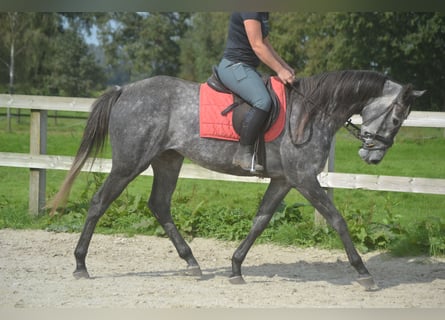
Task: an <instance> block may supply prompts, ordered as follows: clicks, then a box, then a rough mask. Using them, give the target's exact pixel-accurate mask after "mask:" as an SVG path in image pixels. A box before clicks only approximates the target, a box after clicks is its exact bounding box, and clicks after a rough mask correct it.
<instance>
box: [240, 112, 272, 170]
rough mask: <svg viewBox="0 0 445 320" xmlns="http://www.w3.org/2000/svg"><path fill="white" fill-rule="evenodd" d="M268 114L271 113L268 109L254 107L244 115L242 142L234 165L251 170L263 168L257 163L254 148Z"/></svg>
mask: <svg viewBox="0 0 445 320" xmlns="http://www.w3.org/2000/svg"><path fill="white" fill-rule="evenodd" d="M268 115H269V113H268V112H266V111H263V110H261V109H258V108H252V109H250V110H249V111H248V112H247V114H246V115H245V116H244V119H243V124H242V127H241V133H240V143H239V146H238V150H237V151H236V153H235V155H234V157H233V161H232V163H233V164H234V165H237V166H240V167H241V168H243V169H244V170H247V171H250V172H255V171H262V170H263V166H261V165H259V164H257V163H255V159H254V158H253V157H254V154H253V152H254V150H253V149H254V144H255V141H256V140H257V139H258V136H259V135H260V133H261V132H262V129H263V125H264V122H265V121H266V119H267V117H268Z"/></svg>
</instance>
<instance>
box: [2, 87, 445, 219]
mask: <svg viewBox="0 0 445 320" xmlns="http://www.w3.org/2000/svg"><path fill="white" fill-rule="evenodd" d="M93 101H94V99H90V98H66V97H45V96H30V95H13V96H11V95H7V94H0V108H17V109H30V110H31V115H30V152H29V154H24V153H10V152H0V166H8V167H22V168H29V169H30V183H29V186H30V188H29V212H30V213H31V214H38V213H39V212H40V211H41V209H42V208H43V207H44V206H45V189H46V170H47V169H55V170H68V169H69V168H70V166H71V163H72V161H73V157H66V156H58V155H46V130H47V128H46V123H47V111H48V110H54V111H81V112H89V111H90V107H91V104H92V103H93ZM352 121H353V122H354V123H355V124H360V123H361V117H359V116H358V115H356V116H353V118H352ZM404 126H411V127H438V128H445V113H444V112H415V111H413V112H411V114H410V116H409V117H408V119H407V120H406V121H405V122H404ZM333 149H334V148H332V150H331V151H333ZM330 159H331V160H330V161H331V162H332V161H333V152H332V153H331V156H330ZM110 168H111V160H110V159H97V160H96V161H95V162H94V164H93V165H92V166H91V164H90V163H87V164H86V165H85V166H84V169H83V170H85V171H92V172H109V171H110ZM143 175H152V171H151V168H149V169H148V170H146V171H145V172H143ZM180 177H182V178H191V179H209V180H225V181H240V182H260V183H268V182H269V179H261V178H257V177H238V176H232V175H227V174H221V173H217V172H213V171H209V170H207V169H204V168H202V167H199V166H197V165H194V164H184V165H183V167H182V170H181V173H180ZM318 179H319V181H320V184H321V185H322V186H323V187H326V188H347V189H366V190H379V191H396V192H413V193H430V194H443V195H445V179H426V178H418V177H397V176H374V175H365V174H355V173H354V174H351V173H336V172H329V170H328V171H327V172H323V173H321V174H320V175H319V177H318Z"/></svg>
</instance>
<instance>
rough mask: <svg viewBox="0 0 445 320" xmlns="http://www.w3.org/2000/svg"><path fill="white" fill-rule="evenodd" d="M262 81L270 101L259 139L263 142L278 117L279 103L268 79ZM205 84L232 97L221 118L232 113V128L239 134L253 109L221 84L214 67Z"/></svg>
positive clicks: (266, 77) (265, 77)
mask: <svg viewBox="0 0 445 320" xmlns="http://www.w3.org/2000/svg"><path fill="white" fill-rule="evenodd" d="M263 81H264V84H265V85H266V88H267V90H268V91H269V95H270V97H271V99H272V107H271V110H270V112H269V117H268V118H267V120H266V122H265V125H264V127H263V129H262V132H261V134H260V137H261V138H262V139H263V140H264V133H265V132H267V130H269V129H270V127H272V125H273V124H274V123H275V122H276V121H277V118H278V115H279V113H280V101H279V99H278V97H277V95H276V93H275V91H274V90H273V88H272V85H271V81H270V77H268V76H263ZM207 84H208V85H209V87H211V88H212V89H213V90H215V91H218V92H222V93H228V94H232V95H233V101H234V102H233V103H232V104H231V105H229V106H227V108H226V109H224V110H223V111H222V112H221V114H222V115H223V116H227V114H228V113H229V112H231V111H233V113H232V123H233V128H234V129H235V131H236V133H238V134H240V132H241V126H242V122H243V119H244V115H245V114H246V113H247V112H248V111H249V109H250V108H253V107H252V106H251V105H250V104H248V103H247V102H246V101H244V100H243V99H242V98H241V97H239V96H238V95H236V94H235V93H233V92H232V91H231V90H230V89H228V88H227V87H226V86H225V85H224V84H223V83H222V81H221V80H220V79H219V76H218V72H217V70H216V66H213V68H212V75H211V76H210V77H209V78H208V79H207Z"/></svg>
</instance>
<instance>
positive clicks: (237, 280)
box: [229, 276, 246, 284]
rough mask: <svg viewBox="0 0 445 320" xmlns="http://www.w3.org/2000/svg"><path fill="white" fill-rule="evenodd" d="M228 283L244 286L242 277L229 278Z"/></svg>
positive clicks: (244, 282)
mask: <svg viewBox="0 0 445 320" xmlns="http://www.w3.org/2000/svg"><path fill="white" fill-rule="evenodd" d="M229 282H230V283H231V284H246V281H244V278H243V276H235V277H230V278H229Z"/></svg>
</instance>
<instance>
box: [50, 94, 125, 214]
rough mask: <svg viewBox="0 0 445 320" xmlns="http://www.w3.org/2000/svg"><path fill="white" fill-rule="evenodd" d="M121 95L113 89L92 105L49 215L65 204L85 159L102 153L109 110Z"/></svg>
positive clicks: (106, 132)
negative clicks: (77, 146) (79, 141)
mask: <svg viewBox="0 0 445 320" xmlns="http://www.w3.org/2000/svg"><path fill="white" fill-rule="evenodd" d="M121 93H122V88H120V87H115V88H113V89H111V90H109V91H107V92H106V93H104V94H103V95H102V96H100V97H99V98H98V99H97V100H96V101H95V102H94V103H93V105H92V107H91V113H90V116H89V117H88V120H87V124H86V127H85V130H84V132H83V137H82V141H81V143H80V146H79V149H78V150H77V153H76V157H75V158H74V162H73V164H72V165H71V169H70V171H69V172H68V174H67V176H66V177H65V180H64V181H63V183H62V186H61V187H60V189H59V191H58V192H57V194H56V195H55V196H54V197H53V199H52V201H51V204H50V208H51V211H50V215H53V214H54V213H55V211H56V210H57V208H59V206H64V205H65V204H66V201H67V199H68V196H69V193H70V191H71V187H72V185H73V183H74V180H76V178H77V176H78V175H79V173H80V170H81V169H82V167H83V166H84V165H85V162H86V161H87V159H88V158H89V157H90V156H91V155H93V157H92V158H93V161H94V159H95V158H96V157H97V155H98V153H99V152H100V151H102V149H103V147H104V145H105V142H106V138H107V136H108V124H109V119H110V113H111V108H112V107H113V105H114V104H115V103H116V101H117V99H118V98H119V97H120V95H121Z"/></svg>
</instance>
